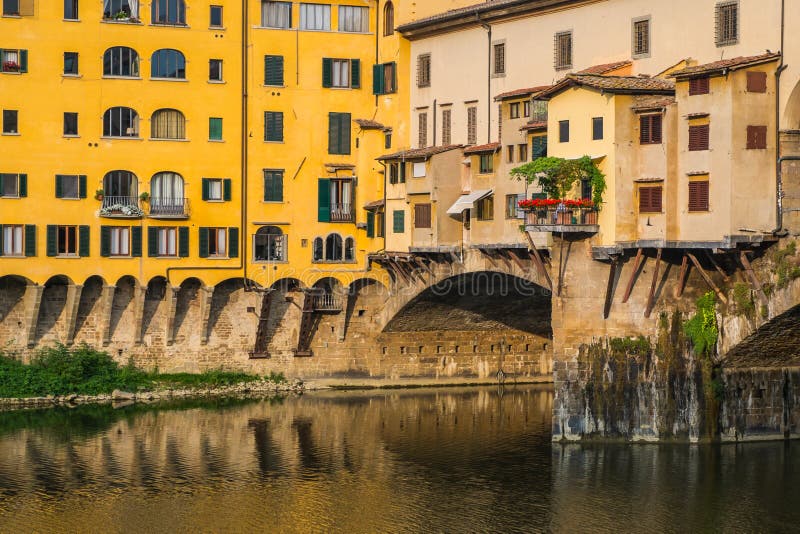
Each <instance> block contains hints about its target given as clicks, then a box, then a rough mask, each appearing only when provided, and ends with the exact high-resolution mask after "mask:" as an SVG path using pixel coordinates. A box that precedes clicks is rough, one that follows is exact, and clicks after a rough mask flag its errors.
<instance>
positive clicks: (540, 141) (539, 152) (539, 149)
mask: <svg viewBox="0 0 800 534" xmlns="http://www.w3.org/2000/svg"><path fill="white" fill-rule="evenodd" d="M545 157H547V136H546V135H540V136H537V137H534V138H533V139H532V140H531V158H532V159H533V160H537V159H539V158H545Z"/></svg>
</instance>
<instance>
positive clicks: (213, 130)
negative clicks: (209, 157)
mask: <svg viewBox="0 0 800 534" xmlns="http://www.w3.org/2000/svg"><path fill="white" fill-rule="evenodd" d="M208 139H209V140H211V141H222V119H221V118H218V117H211V118H209V119H208Z"/></svg>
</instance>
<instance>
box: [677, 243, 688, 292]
mask: <svg viewBox="0 0 800 534" xmlns="http://www.w3.org/2000/svg"><path fill="white" fill-rule="evenodd" d="M688 276H689V258H688V257H687V256H686V253H685V252H684V253H683V259H682V260H681V274H680V275H679V276H678V285H677V286H676V287H675V298H680V297H681V296H682V295H683V288H684V287H686V279H687V278H688Z"/></svg>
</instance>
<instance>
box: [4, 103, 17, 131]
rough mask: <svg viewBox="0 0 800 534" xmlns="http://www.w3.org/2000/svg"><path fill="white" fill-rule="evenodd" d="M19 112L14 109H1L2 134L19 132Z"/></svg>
mask: <svg viewBox="0 0 800 534" xmlns="http://www.w3.org/2000/svg"><path fill="white" fill-rule="evenodd" d="M18 116H19V112H18V111H17V110H16V109H4V110H3V133H4V134H17V133H19V124H18V122H19V121H18Z"/></svg>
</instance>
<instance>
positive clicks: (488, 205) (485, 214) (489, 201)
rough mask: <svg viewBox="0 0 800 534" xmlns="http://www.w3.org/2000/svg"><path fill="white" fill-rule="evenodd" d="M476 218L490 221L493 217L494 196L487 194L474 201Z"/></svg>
mask: <svg viewBox="0 0 800 534" xmlns="http://www.w3.org/2000/svg"><path fill="white" fill-rule="evenodd" d="M475 208H476V211H477V219H478V220H479V221H491V220H492V219H494V197H493V196H489V197H486V198H484V199H481V200H479V201H478V202H476V203H475Z"/></svg>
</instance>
